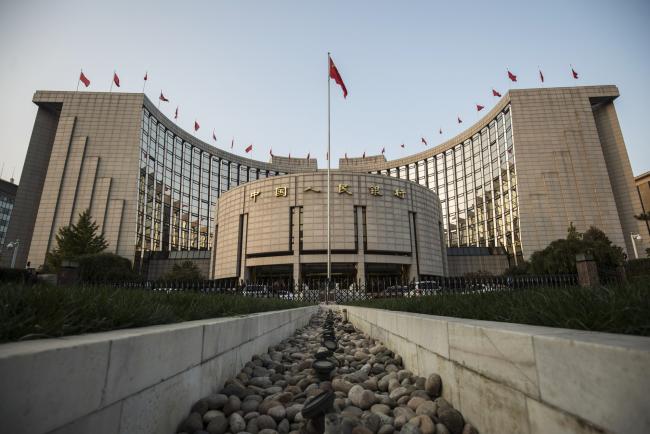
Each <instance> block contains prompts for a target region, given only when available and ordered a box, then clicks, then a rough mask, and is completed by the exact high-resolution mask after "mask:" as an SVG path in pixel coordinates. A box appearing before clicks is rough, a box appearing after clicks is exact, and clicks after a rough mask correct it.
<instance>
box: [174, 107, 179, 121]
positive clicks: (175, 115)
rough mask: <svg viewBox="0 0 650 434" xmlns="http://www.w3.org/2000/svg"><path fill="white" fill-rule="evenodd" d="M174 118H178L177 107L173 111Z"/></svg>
mask: <svg viewBox="0 0 650 434" xmlns="http://www.w3.org/2000/svg"><path fill="white" fill-rule="evenodd" d="M174 119H178V107H176V111H175V112H174Z"/></svg>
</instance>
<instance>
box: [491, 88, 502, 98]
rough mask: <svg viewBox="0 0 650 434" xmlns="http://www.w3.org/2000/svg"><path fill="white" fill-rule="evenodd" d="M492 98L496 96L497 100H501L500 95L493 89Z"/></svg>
mask: <svg viewBox="0 0 650 434" xmlns="http://www.w3.org/2000/svg"><path fill="white" fill-rule="evenodd" d="M492 96H498V97H499V98H501V94H500V93H499V92H497V91H496V90H494V89H492Z"/></svg>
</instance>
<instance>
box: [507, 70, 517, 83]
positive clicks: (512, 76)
mask: <svg viewBox="0 0 650 434" xmlns="http://www.w3.org/2000/svg"><path fill="white" fill-rule="evenodd" d="M508 78H509V79H510V80H512V81H517V76H516V75H515V74H513V73H512V72H510V70H508Z"/></svg>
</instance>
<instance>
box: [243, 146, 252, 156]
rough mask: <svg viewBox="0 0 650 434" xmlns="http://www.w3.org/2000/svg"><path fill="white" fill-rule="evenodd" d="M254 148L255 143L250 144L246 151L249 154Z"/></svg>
mask: <svg viewBox="0 0 650 434" xmlns="http://www.w3.org/2000/svg"><path fill="white" fill-rule="evenodd" d="M252 150H253V145H248V146H247V147H246V149H245V151H246V153H247V154H248V153H249V152H250V151H252Z"/></svg>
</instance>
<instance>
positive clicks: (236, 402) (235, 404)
mask: <svg viewBox="0 0 650 434" xmlns="http://www.w3.org/2000/svg"><path fill="white" fill-rule="evenodd" d="M240 408H241V401H240V399H239V398H238V397H236V396H235V395H232V396H231V397H230V398H228V402H226V405H224V406H223V413H224V414H225V415H226V416H230V415H231V414H232V413H234V412H236V411H237V410H239V409H240Z"/></svg>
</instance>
